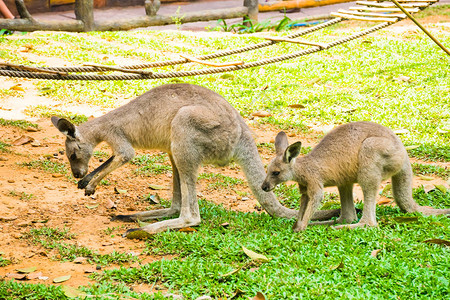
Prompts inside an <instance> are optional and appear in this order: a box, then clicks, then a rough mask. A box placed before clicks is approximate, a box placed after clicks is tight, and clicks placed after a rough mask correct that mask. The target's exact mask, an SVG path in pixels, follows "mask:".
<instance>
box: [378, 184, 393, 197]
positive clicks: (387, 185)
mask: <svg viewBox="0 0 450 300" xmlns="http://www.w3.org/2000/svg"><path fill="white" fill-rule="evenodd" d="M391 189H392V184H391V183H388V184H386V186H385V187H384V188H383V190H382V191H381V194H384V193H387V192H389V191H390V190H391Z"/></svg>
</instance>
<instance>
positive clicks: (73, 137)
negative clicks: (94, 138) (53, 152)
mask: <svg viewBox="0 0 450 300" xmlns="http://www.w3.org/2000/svg"><path fill="white" fill-rule="evenodd" d="M51 120H52V123H53V125H55V127H56V128H58V130H59V131H61V133H62V134H64V135H65V136H66V137H67V138H66V155H67V158H68V159H69V162H70V168H71V169H72V174H73V176H74V177H75V178H82V177H84V176H85V175H86V174H87V172H88V165H89V160H90V159H91V157H92V153H93V151H94V148H93V146H92V145H91V144H90V143H88V142H86V141H85V140H84V139H83V136H82V135H81V134H80V132H79V130H78V128H77V127H76V126H75V125H74V124H73V123H71V122H70V121H68V120H66V119H63V118H58V117H52V118H51Z"/></svg>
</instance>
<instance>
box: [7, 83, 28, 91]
mask: <svg viewBox="0 0 450 300" xmlns="http://www.w3.org/2000/svg"><path fill="white" fill-rule="evenodd" d="M9 89H10V90H13V91H20V92H25V90H24V88H23V87H22V84H20V83H18V84H15V85H13V86H12V87H10V88H9Z"/></svg>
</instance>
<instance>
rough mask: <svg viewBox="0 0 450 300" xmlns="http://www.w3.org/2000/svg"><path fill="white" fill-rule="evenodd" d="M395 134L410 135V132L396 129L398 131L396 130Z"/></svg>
mask: <svg viewBox="0 0 450 300" xmlns="http://www.w3.org/2000/svg"><path fill="white" fill-rule="evenodd" d="M394 133H395V134H407V133H409V130H408V129H396V130H394Z"/></svg>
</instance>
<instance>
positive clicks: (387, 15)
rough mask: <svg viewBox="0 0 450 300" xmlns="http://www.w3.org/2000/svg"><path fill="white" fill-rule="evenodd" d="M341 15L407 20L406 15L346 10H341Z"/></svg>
mask: <svg viewBox="0 0 450 300" xmlns="http://www.w3.org/2000/svg"><path fill="white" fill-rule="evenodd" d="M338 12H339V13H343V14H348V15H355V16H367V17H382V18H384V17H395V18H406V15H405V14H398V13H392V14H381V13H373V12H359V11H350V10H345V9H339V10H338Z"/></svg>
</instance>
